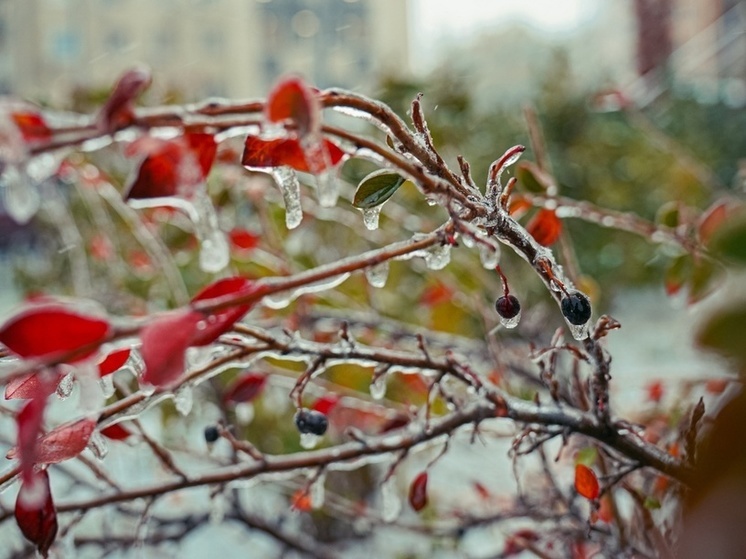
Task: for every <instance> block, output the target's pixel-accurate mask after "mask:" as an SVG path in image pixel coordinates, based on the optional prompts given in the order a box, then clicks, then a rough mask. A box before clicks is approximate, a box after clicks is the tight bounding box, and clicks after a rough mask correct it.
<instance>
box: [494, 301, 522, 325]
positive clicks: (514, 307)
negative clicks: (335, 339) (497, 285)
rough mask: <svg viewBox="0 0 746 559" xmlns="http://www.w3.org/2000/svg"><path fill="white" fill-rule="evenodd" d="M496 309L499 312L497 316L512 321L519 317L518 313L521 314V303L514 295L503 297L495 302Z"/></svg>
mask: <svg viewBox="0 0 746 559" xmlns="http://www.w3.org/2000/svg"><path fill="white" fill-rule="evenodd" d="M495 309H496V310H497V314H499V315H500V316H502V317H503V318H505V319H507V320H510V319H511V318H515V317H516V316H518V313H519V312H521V303H520V302H518V299H516V298H515V297H514V296H513V295H503V296H502V297H498V299H497V301H495Z"/></svg>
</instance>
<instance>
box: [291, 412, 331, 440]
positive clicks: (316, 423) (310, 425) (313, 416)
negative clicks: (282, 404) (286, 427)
mask: <svg viewBox="0 0 746 559" xmlns="http://www.w3.org/2000/svg"><path fill="white" fill-rule="evenodd" d="M295 426H296V427H298V431H300V432H301V433H312V434H314V435H323V434H324V433H326V428H327V427H328V426H329V420H328V419H327V418H326V416H325V415H324V414H323V413H321V412H318V411H315V410H306V409H303V410H298V413H296V414H295Z"/></svg>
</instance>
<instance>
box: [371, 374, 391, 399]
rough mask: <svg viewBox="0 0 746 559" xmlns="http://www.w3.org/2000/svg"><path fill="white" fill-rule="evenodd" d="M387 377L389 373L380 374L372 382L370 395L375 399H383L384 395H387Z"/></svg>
mask: <svg viewBox="0 0 746 559" xmlns="http://www.w3.org/2000/svg"><path fill="white" fill-rule="evenodd" d="M387 377H388V375H386V374H382V375H378V376H377V377H376V378H375V379H373V382H371V383H370V397H371V398H373V399H374V400H383V398H384V396H386V389H387V388H388V387H387V384H388V380H387Z"/></svg>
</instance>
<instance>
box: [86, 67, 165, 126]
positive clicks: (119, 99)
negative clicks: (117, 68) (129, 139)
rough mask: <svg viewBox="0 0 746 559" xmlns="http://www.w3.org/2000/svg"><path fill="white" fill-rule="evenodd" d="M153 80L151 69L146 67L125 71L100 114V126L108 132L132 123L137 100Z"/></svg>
mask: <svg viewBox="0 0 746 559" xmlns="http://www.w3.org/2000/svg"><path fill="white" fill-rule="evenodd" d="M151 80H152V76H151V75H150V70H148V69H146V68H133V69H131V70H127V71H126V72H124V74H122V75H121V77H120V78H119V80H118V81H117V83H116V84H115V85H114V89H113V91H112V92H111V95H110V96H109V98H108V99H107V100H106V103H105V104H104V106H103V107H102V108H101V112H100V113H99V114H98V123H99V127H100V128H101V129H102V130H104V131H106V132H115V131H116V130H119V129H121V128H125V127H127V126H129V125H130V124H132V122H133V120H134V117H135V113H134V104H135V100H136V99H137V97H138V96H139V95H140V94H141V93H142V92H143V91H145V90H146V89H147V88H148V86H149V85H150V82H151Z"/></svg>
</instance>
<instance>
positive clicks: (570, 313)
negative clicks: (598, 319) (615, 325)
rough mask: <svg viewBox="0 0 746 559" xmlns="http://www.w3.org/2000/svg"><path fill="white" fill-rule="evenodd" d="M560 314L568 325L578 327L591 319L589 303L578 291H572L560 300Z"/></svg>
mask: <svg viewBox="0 0 746 559" xmlns="http://www.w3.org/2000/svg"><path fill="white" fill-rule="evenodd" d="M561 306H562V314H564V315H565V318H566V319H567V321H568V322H569V323H570V324H575V325H576V326H580V325H582V324H585V323H586V322H588V321H589V320H590V318H591V302H590V301H589V300H588V297H586V296H585V295H583V294H582V293H581V292H580V291H572V292H571V293H570V294H568V296H567V297H565V298H564V299H562V304H561Z"/></svg>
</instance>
